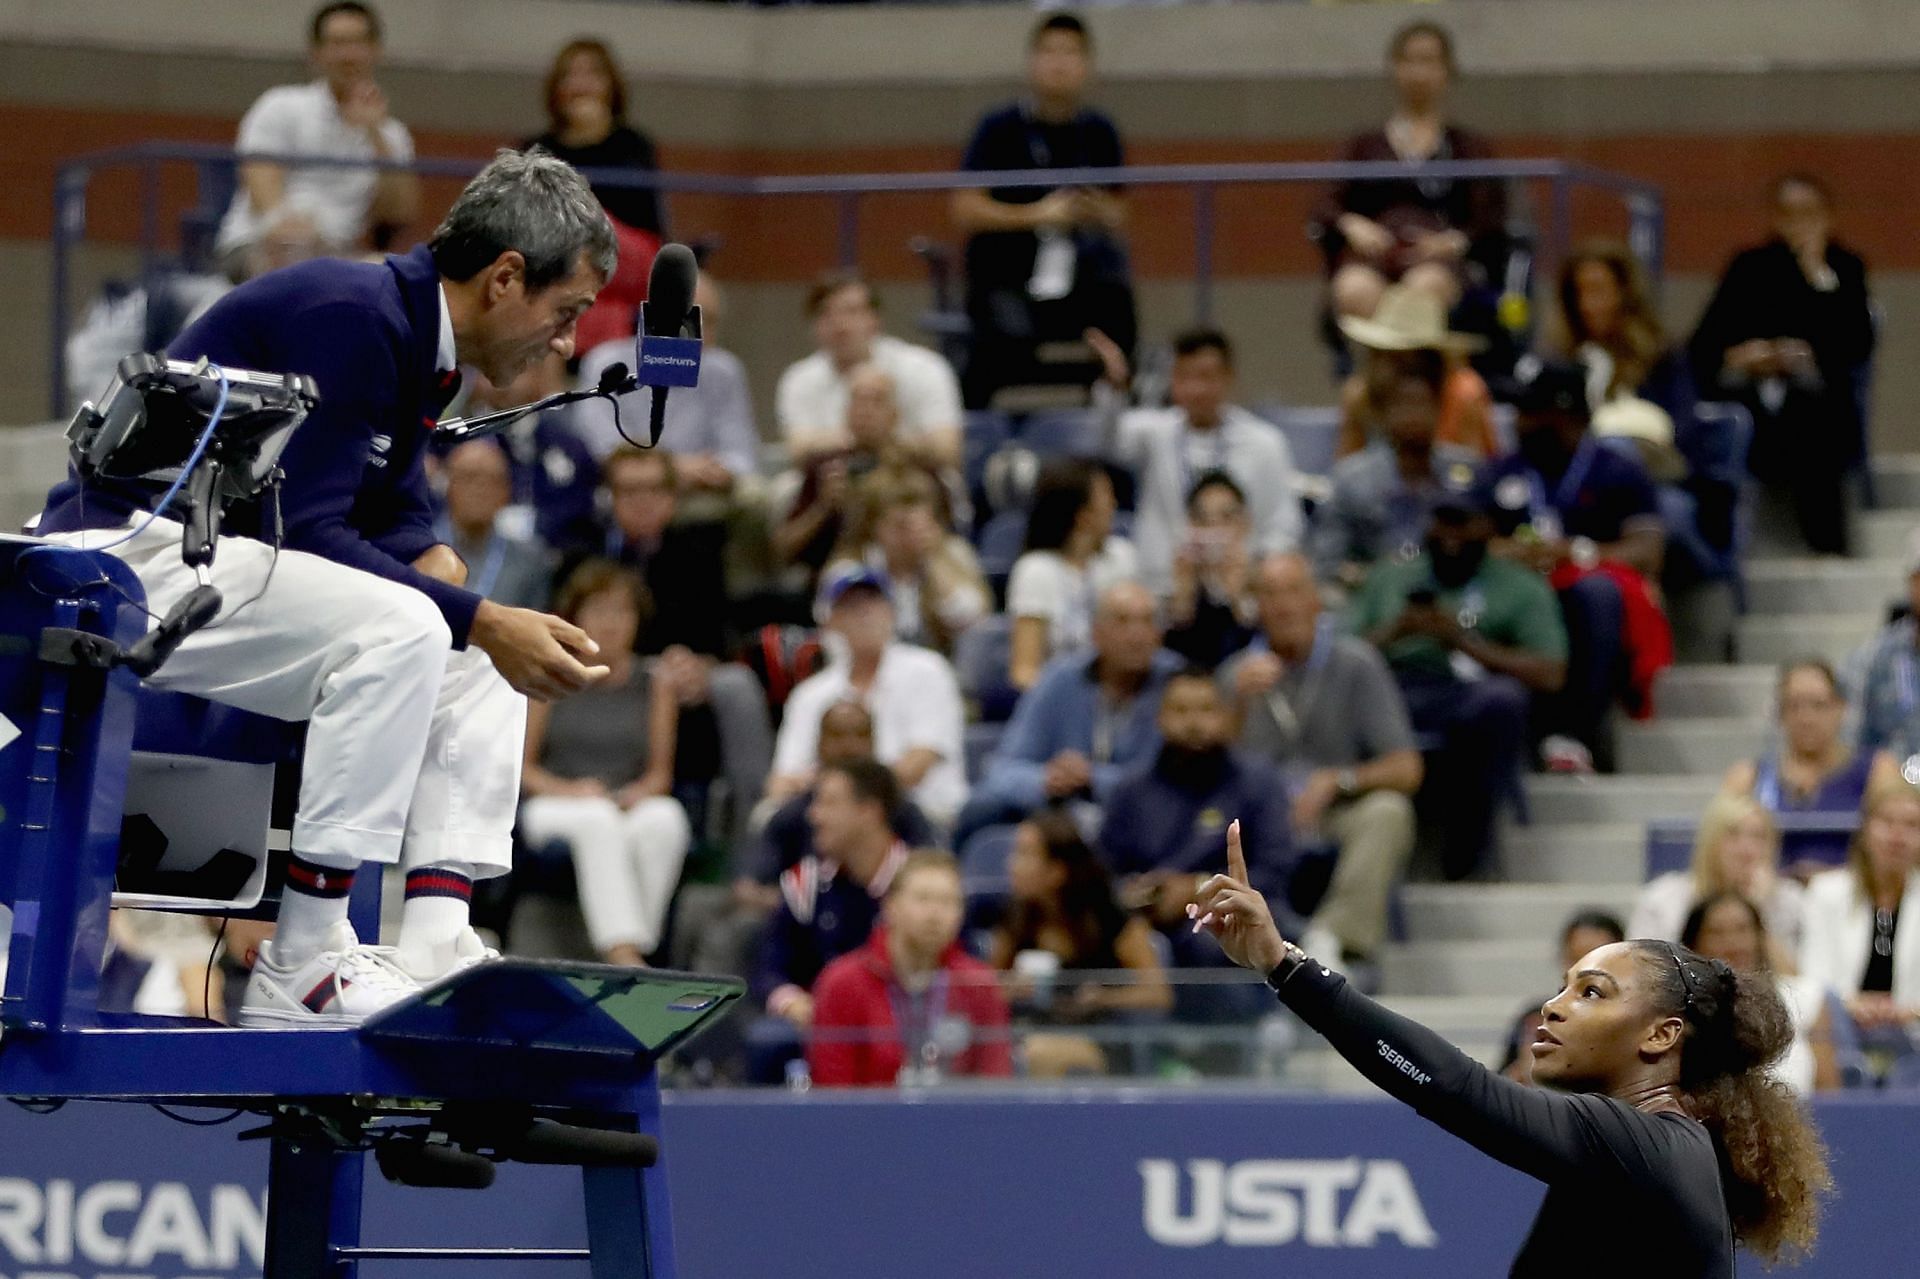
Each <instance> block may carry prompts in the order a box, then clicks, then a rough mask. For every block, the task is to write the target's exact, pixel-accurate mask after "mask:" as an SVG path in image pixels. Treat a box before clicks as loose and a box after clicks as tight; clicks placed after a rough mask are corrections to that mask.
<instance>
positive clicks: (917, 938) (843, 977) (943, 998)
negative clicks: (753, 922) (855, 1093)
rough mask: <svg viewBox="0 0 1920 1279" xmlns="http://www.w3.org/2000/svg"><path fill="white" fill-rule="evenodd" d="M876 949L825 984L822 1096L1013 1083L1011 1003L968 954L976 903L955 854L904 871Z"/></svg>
mask: <svg viewBox="0 0 1920 1279" xmlns="http://www.w3.org/2000/svg"><path fill="white" fill-rule="evenodd" d="M880 914H881V922H880V923H879V924H878V925H877V926H876V927H875V928H874V930H873V933H872V935H871V936H870V937H869V938H868V939H867V943H866V945H864V946H862V947H861V948H860V949H859V950H857V951H854V952H853V953H851V954H847V955H842V956H841V957H840V958H838V959H836V960H834V961H833V962H832V963H830V964H828V965H827V967H826V970H825V971H824V972H822V973H821V974H820V980H819V981H818V982H817V983H816V984H815V1000H814V1018H813V1034H812V1035H811V1036H810V1037H809V1039H808V1043H807V1066H808V1069H809V1073H810V1074H811V1075H812V1078H813V1082H814V1083H815V1084H816V1085H818V1086H820V1087H822V1088H860V1087H867V1088H872V1087H887V1086H890V1085H892V1084H895V1083H900V1084H933V1083H938V1082H940V1081H941V1080H942V1079H945V1078H948V1077H950V1076H956V1075H957V1076H978V1077H991V1076H1006V1075H1011V1074H1013V1045H1012V1042H1011V1037H1010V1035H1009V1034H1008V1030H1007V1001H1006V998H1005V997H1004V996H1003V995H1001V993H1000V984H999V981H998V979H997V978H996V977H995V976H994V972H993V969H992V968H990V967H988V966H987V965H986V964H983V963H981V962H980V961H979V960H977V959H975V958H974V957H973V956H972V955H969V954H968V953H967V952H966V950H965V949H964V948H963V947H962V946H961V945H960V924H961V922H962V920H963V919H964V917H965V914H966V898H965V896H964V894H963V893H962V892H961V890H960V867H959V865H958V864H957V863H956V862H955V861H954V860H953V855H952V854H951V853H938V852H920V853H914V854H913V855H912V856H910V857H908V858H907V859H906V861H904V862H902V863H901V865H900V869H899V871H898V872H896V873H895V875H894V877H893V883H892V884H891V885H890V886H889V888H888V889H887V895H886V900H885V901H884V902H883V903H882V904H881V907H880Z"/></svg>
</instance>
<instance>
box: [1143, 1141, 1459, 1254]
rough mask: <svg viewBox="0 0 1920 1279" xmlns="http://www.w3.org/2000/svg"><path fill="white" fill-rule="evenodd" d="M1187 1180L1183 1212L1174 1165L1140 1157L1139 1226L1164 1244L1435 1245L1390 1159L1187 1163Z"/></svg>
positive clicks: (1401, 1170)
mask: <svg viewBox="0 0 1920 1279" xmlns="http://www.w3.org/2000/svg"><path fill="white" fill-rule="evenodd" d="M1185 1180H1186V1181H1188V1182H1189V1183H1191V1191H1190V1197H1189V1199H1188V1206H1187V1207H1186V1209H1185V1211H1184V1212H1183V1211H1182V1209H1181V1181H1182V1178H1181V1175H1180V1167H1179V1165H1177V1164H1176V1163H1175V1162H1174V1161H1173V1160H1171V1159H1142V1160H1141V1161H1140V1181H1141V1187H1142V1192H1143V1193H1142V1203H1141V1220H1142V1222H1143V1224H1144V1225H1145V1226H1146V1230H1147V1235H1148V1236H1149V1237H1150V1238H1151V1239H1152V1240H1153V1241H1154V1242H1155V1243H1158V1244H1164V1245H1166V1246H1167V1247H1169V1248H1199V1247H1204V1246H1205V1245H1207V1244H1213V1243H1220V1242H1223V1241H1224V1242H1225V1243H1227V1244H1228V1245H1229V1246H1232V1247H1236V1248H1278V1247H1283V1246H1285V1245H1287V1244H1291V1243H1296V1242H1298V1243H1304V1244H1306V1245H1307V1246H1308V1247H1310V1248H1371V1247H1373V1246H1374V1244H1375V1243H1376V1242H1377V1241H1378V1240H1379V1239H1380V1237H1381V1236H1382V1235H1391V1236H1393V1237H1394V1238H1397V1239H1398V1240H1399V1241H1400V1243H1401V1244H1403V1245H1404V1246H1406V1247H1409V1248H1431V1247H1433V1246H1434V1245H1435V1244H1436V1243H1438V1242H1439V1239H1438V1236H1436V1235H1435V1234H1434V1233H1433V1227H1432V1226H1431V1225H1430V1224H1428V1222H1427V1214H1426V1210H1425V1209H1423V1208H1422V1207H1421V1206H1420V1196H1419V1195H1418V1194H1417V1193H1415V1191H1414V1188H1413V1178H1412V1177H1410V1176H1408V1175H1407V1169H1406V1165H1404V1164H1402V1163H1400V1162H1399V1161H1398V1160H1396V1159H1368V1160H1365V1161H1364V1162H1363V1161H1361V1160H1359V1159H1247V1160H1242V1161H1241V1162H1239V1163H1233V1164H1229V1163H1226V1162H1224V1161H1222V1160H1219V1159H1189V1160H1187V1161H1186V1178H1185ZM1349 1192H1351V1193H1349ZM1343 1198H1344V1200H1345V1209H1344V1211H1343V1210H1342V1206H1341V1205H1342V1200H1343Z"/></svg>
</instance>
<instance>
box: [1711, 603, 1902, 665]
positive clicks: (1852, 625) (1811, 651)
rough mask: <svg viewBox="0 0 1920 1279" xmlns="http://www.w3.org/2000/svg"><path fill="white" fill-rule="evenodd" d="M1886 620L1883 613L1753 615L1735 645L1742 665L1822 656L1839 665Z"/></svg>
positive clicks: (1740, 626) (1743, 620)
mask: <svg viewBox="0 0 1920 1279" xmlns="http://www.w3.org/2000/svg"><path fill="white" fill-rule="evenodd" d="M1884 620H1885V619H1884V615H1883V614H1871V613H1843V614H1837V615H1836V614H1806V615H1794V616H1781V615H1778V614H1774V615H1770V616H1761V615H1750V616H1747V617H1743V618H1741V619H1740V621H1739V623H1738V625H1737V626H1736V628H1735V632H1734V634H1735V640H1734V642H1735V644H1736V645H1737V647H1738V651H1739V654H1740V660H1741V661H1742V662H1759V663H1764V664H1766V665H1769V666H1778V665H1779V664H1780V663H1782V662H1790V661H1794V660H1797V659H1799V658H1802V657H1822V658H1825V659H1826V660H1827V661H1829V662H1831V663H1832V664H1833V665H1835V666H1839V665H1841V664H1843V663H1844V662H1845V661H1846V660H1847V655H1848V654H1849V653H1851V652H1853V650H1854V649H1856V648H1858V647H1860V645H1861V644H1863V643H1865V642H1866V641H1867V639H1868V638H1869V637H1871V636H1872V635H1873V633H1874V632H1875V631H1876V630H1878V629H1879V627H1880V624H1881V622H1882V621H1884Z"/></svg>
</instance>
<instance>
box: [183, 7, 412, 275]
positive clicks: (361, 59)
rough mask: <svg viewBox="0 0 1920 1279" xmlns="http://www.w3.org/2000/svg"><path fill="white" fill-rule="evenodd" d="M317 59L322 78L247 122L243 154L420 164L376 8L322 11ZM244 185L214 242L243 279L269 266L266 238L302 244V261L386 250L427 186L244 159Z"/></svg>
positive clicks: (312, 48) (265, 102)
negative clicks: (392, 95)
mask: <svg viewBox="0 0 1920 1279" xmlns="http://www.w3.org/2000/svg"><path fill="white" fill-rule="evenodd" d="M308 52H309V53H310V54H311V56H312V58H313V63H314V66H315V68H316V69H317V70H318V71H319V72H320V77H319V78H318V79H316V80H314V81H312V82H311V83H308V84H297V85H291V84H290V85H281V86H279V87H278V88H273V89H269V90H267V91H266V92H265V93H263V94H261V95H260V97H259V99H258V100H256V101H255V102H254V104H253V105H252V106H251V107H249V108H247V113H246V115H245V116H243V117H241V120H240V134H239V137H238V138H237V139H236V140H235V142H234V149H235V150H237V151H239V152H241V153H242V155H245V154H246V153H248V152H253V153H257V154H261V155H275V156H280V155H311V156H322V157H326V158H330V159H352V160H403V161H404V160H411V159H413V136H412V135H411V134H409V133H408V132H407V126H405V125H404V124H401V123H400V122H399V121H398V120H396V119H394V118H393V117H392V116H390V115H388V114H387V95H386V94H385V93H384V92H382V91H381V89H380V85H379V82H378V81H376V80H375V79H374V69H375V68H376V67H377V66H378V65H379V61H380V19H379V17H378V15H376V14H375V13H374V11H373V9H372V8H371V7H369V6H367V5H364V4H356V3H353V2H352V0H342V2H341V3H334V4H325V5H322V6H321V7H320V8H319V10H318V11H316V12H315V13H314V15H313V24H312V40H311V43H310V45H309V49H308ZM239 186H240V189H239V190H238V191H236V192H234V196H233V204H232V206H231V207H229V208H228V210H227V214H226V217H225V218H223V219H222V220H221V223H220V231H219V234H218V235H217V236H216V238H215V242H214V249H215V252H216V253H217V254H219V256H220V258H221V260H222V261H223V263H225V265H226V266H227V269H228V273H229V274H230V275H232V276H233V277H234V278H235V279H245V278H246V277H247V275H248V274H249V272H250V271H252V270H253V269H254V268H255V267H256V266H258V265H259V264H258V263H257V262H255V261H253V260H252V258H251V254H250V251H251V249H252V247H253V246H254V245H255V243H256V242H258V241H260V240H261V239H262V238H263V237H269V236H271V237H274V238H275V239H276V240H281V241H285V240H289V239H291V240H294V241H297V242H298V244H299V247H298V248H297V249H294V250H292V258H291V260H294V261H298V260H299V259H300V258H303V257H307V256H311V252H319V253H344V252H350V251H352V250H354V249H357V248H363V247H369V246H370V247H372V248H376V249H380V248H385V247H386V245H387V243H388V241H389V239H390V238H391V236H392V234H393V232H394V231H396V230H397V229H398V228H400V227H403V226H405V225H406V224H407V223H409V222H411V221H413V219H414V217H415V215H416V214H417V213H418V212H419V208H420V183H419V180H418V179H417V178H415V177H414V175H413V174H411V173H405V172H401V171H400V170H397V169H386V170H375V169H347V168H340V167H337V166H328V167H325V168H320V167H313V168H303V167H299V166H294V167H288V166H287V165H285V164H281V163H277V162H272V161H267V160H242V162H241V164H240V184H239ZM282 252H285V250H282Z"/></svg>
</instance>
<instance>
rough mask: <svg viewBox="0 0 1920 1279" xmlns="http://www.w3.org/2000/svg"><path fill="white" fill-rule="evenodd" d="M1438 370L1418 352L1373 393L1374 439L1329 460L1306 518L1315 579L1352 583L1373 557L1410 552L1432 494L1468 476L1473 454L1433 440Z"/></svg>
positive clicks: (1403, 555)
mask: <svg viewBox="0 0 1920 1279" xmlns="http://www.w3.org/2000/svg"><path fill="white" fill-rule="evenodd" d="M1429 354H1430V353H1429ZM1443 372H1444V368H1443V366H1442V364H1441V362H1440V360H1439V359H1438V358H1431V359H1428V358H1422V359H1418V360H1416V361H1414V362H1413V363H1412V364H1411V365H1409V366H1408V367H1407V369H1406V371H1403V372H1401V373H1400V374H1398V375H1397V376H1396V377H1395V378H1394V379H1393V382H1392V384H1391V385H1390V386H1389V387H1388V388H1387V389H1386V390H1385V392H1384V393H1383V394H1382V396H1381V401H1380V425H1381V436H1382V438H1380V439H1377V440H1375V441H1374V442H1373V443H1371V444H1369V445H1367V447H1366V448H1364V449H1362V450H1361V451H1360V452H1358V453H1352V454H1349V455H1348V456H1346V457H1343V458H1341V459H1340V460H1339V461H1338V462H1336V463H1334V467H1333V492H1332V494H1331V495H1330V496H1329V497H1328V499H1327V501H1326V502H1325V504H1324V505H1323V506H1322V507H1321V508H1320V510H1319V511H1317V512H1316V513H1315V516H1314V525H1313V537H1312V544H1313V568H1314V572H1315V573H1316V574H1317V575H1318V576H1319V577H1320V579H1321V580H1322V581H1325V582H1338V583H1340V584H1342V585H1344V586H1347V587H1353V586H1357V585H1359V584H1360V582H1361V580H1362V579H1364V578H1365V577H1366V575H1367V570H1368V569H1369V568H1371V567H1373V565H1374V564H1375V563H1377V562H1378V561H1380V560H1383V559H1387V558H1389V557H1392V556H1399V557H1400V558H1403V559H1405V558H1410V557H1412V556H1413V555H1415V554H1418V552H1419V549H1420V543H1421V541H1422V540H1423V539H1424V538H1425V537H1426V532H1427V523H1428V521H1429V519H1430V518H1431V517H1432V515H1433V503H1434V500H1435V498H1436V497H1437V496H1438V495H1439V494H1440V493H1441V492H1442V491H1443V490H1445V489H1448V488H1453V489H1460V488H1464V487H1466V485H1467V484H1469V483H1471V482H1472V479H1473V473H1474V465H1475V462H1476V459H1475V457H1474V455H1473V454H1472V453H1470V452H1468V451H1467V450H1465V449H1461V448H1456V447H1454V446H1453V445H1450V444H1439V443H1436V437H1437V435H1438V432H1439V419H1440V396H1441V383H1440V378H1441V376H1442V374H1443Z"/></svg>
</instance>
